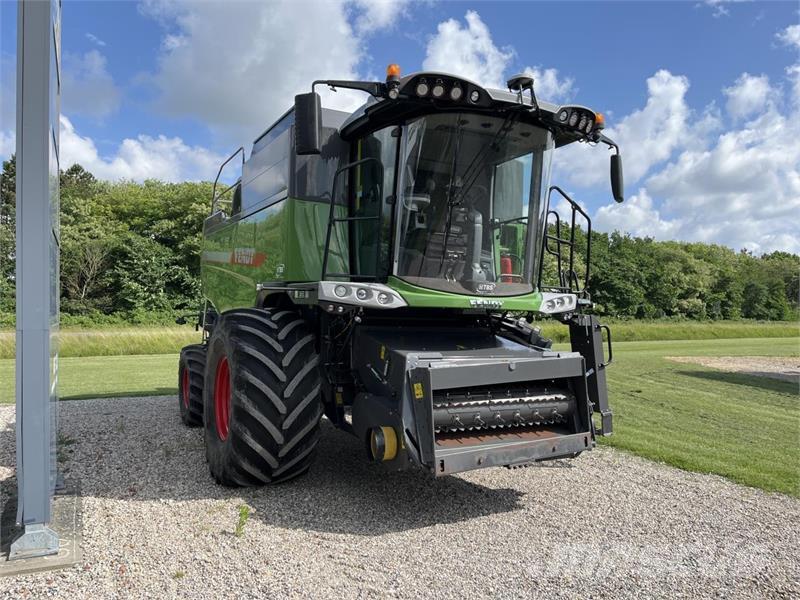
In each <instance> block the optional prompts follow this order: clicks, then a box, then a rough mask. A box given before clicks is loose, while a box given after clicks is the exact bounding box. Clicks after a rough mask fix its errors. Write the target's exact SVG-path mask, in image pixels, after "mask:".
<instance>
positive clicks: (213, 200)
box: [211, 146, 244, 214]
mask: <svg viewBox="0 0 800 600" xmlns="http://www.w3.org/2000/svg"><path fill="white" fill-rule="evenodd" d="M239 152H241V153H242V171H244V146H239V148H238V150H236V152H234V153H233V154H231V155H230V156H229V157H228V158H226V159H225V162H223V163H222V164H221V165H220V166H219V171H217V177H216V178H215V179H214V187H212V188H211V214H214V212H215V211H214V209H215V207H216V205H217V199H218V198H219V196H222V194H224V193H226V192H229V191H230V190H231V189H233V188H234V187H236V185H237V184H238V182H237V183H234V184H232V185H229V186H228V187H226V188H225V189H224V190H222V191H221V192H220V193H219V196H217V183H219V176H220V175H222V169H224V168H225V165H227V164H228V163H229V162H231V161H232V160H233V159H234V158H235V157H236V155H237V154H239Z"/></svg>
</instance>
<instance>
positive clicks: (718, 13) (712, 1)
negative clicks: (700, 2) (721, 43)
mask: <svg viewBox="0 0 800 600" xmlns="http://www.w3.org/2000/svg"><path fill="white" fill-rule="evenodd" d="M748 1H749V0H704V4H705V5H706V6H710V7H711V9H712V10H713V12H712V13H711V14H713V15H714V18H715V19H718V18H719V17H727V16H729V15H730V14H731V12H730V11H729V10H728V7H727V6H726V4H732V3H734V2H748Z"/></svg>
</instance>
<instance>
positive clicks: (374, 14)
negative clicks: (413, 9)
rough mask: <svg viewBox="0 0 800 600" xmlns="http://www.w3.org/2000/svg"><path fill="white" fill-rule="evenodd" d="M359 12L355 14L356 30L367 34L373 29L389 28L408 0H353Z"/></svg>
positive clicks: (401, 12)
mask: <svg viewBox="0 0 800 600" xmlns="http://www.w3.org/2000/svg"><path fill="white" fill-rule="evenodd" d="M353 5H354V6H355V8H356V10H357V11H361V14H359V15H357V16H356V30H357V31H358V32H359V33H361V34H363V35H369V34H370V33H372V32H373V31H375V30H379V29H385V28H391V27H393V26H394V24H395V23H396V22H397V21H398V20H399V19H400V18H401V17H402V16H403V14H404V13H405V11H406V8H407V6H408V0H353Z"/></svg>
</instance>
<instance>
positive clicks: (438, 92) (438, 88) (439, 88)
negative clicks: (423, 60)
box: [433, 81, 444, 98]
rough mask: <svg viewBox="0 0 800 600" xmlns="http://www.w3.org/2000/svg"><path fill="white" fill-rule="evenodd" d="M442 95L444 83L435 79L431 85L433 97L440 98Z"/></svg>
mask: <svg viewBox="0 0 800 600" xmlns="http://www.w3.org/2000/svg"><path fill="white" fill-rule="evenodd" d="M443 95H444V84H443V83H442V82H441V81H437V82H436V85H434V86H433V97H434V98H441V97H442V96H443Z"/></svg>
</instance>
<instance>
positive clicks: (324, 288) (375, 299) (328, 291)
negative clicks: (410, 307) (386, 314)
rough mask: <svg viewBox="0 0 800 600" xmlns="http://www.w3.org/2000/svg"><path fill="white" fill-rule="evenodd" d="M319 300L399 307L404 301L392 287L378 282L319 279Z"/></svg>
mask: <svg viewBox="0 0 800 600" xmlns="http://www.w3.org/2000/svg"><path fill="white" fill-rule="evenodd" d="M318 299H319V301H320V302H336V303H338V304H353V305H357V306H363V307H369V308H400V307H401V306H407V304H406V301H405V300H404V299H403V298H402V296H400V294H398V293H397V292H395V291H394V290H393V289H392V288H390V287H388V286H386V285H383V284H380V283H337V282H335V281H320V282H319V288H318Z"/></svg>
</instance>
